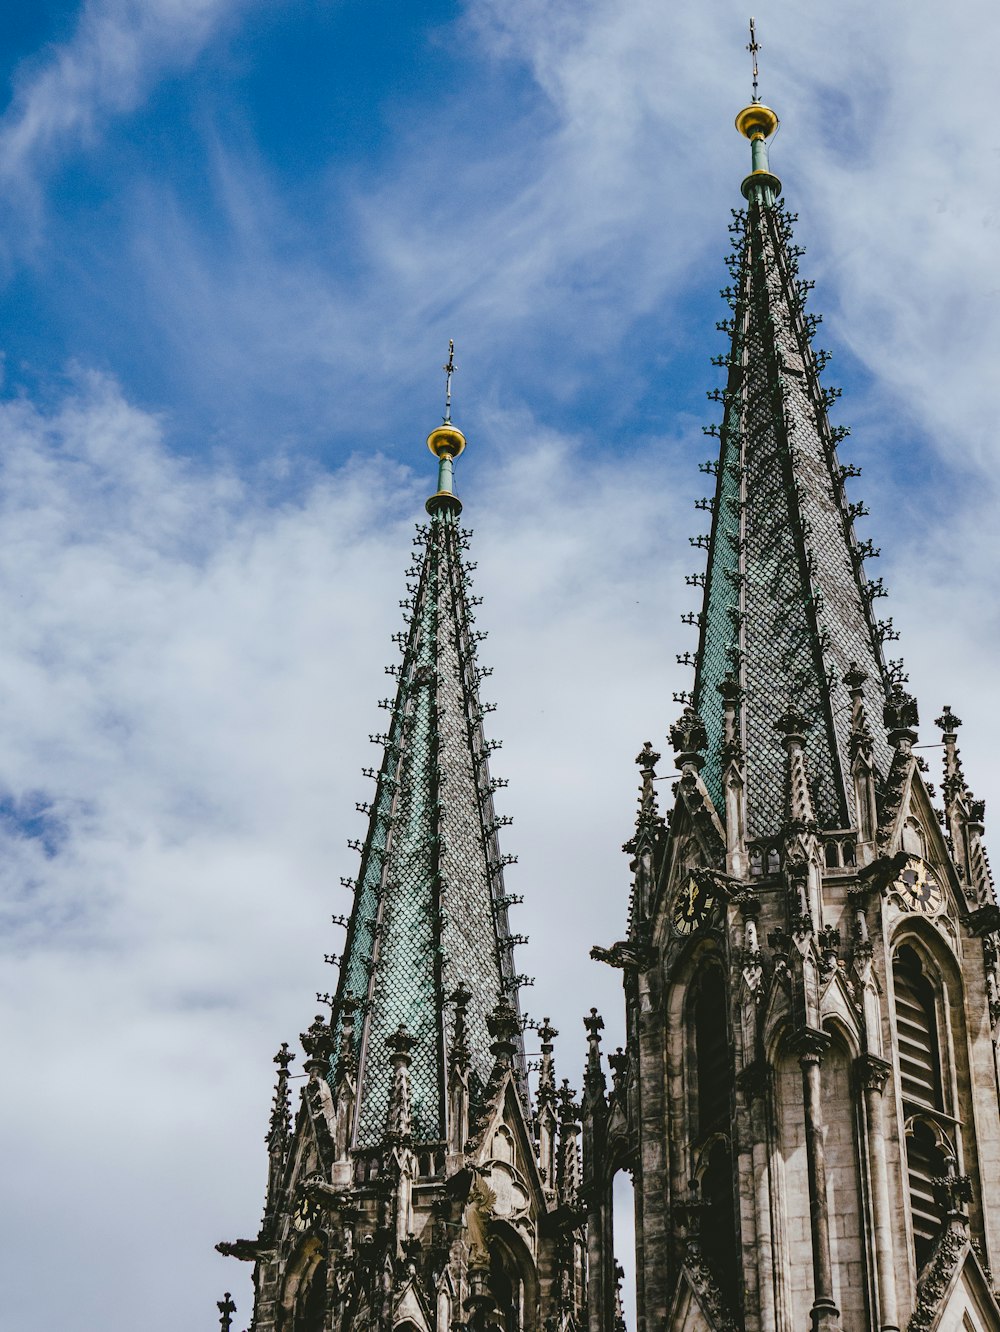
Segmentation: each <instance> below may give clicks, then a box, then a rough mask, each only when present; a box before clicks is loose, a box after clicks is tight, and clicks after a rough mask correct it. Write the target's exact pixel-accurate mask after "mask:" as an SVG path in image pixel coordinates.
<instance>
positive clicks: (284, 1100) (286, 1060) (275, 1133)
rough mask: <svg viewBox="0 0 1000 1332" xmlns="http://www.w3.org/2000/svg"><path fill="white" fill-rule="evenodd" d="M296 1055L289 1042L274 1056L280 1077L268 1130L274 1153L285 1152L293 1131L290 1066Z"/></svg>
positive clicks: (275, 1086) (269, 1141)
mask: <svg viewBox="0 0 1000 1332" xmlns="http://www.w3.org/2000/svg"><path fill="white" fill-rule="evenodd" d="M294 1059H295V1055H294V1054H293V1053H292V1051H291V1050H289V1048H288V1042H287V1041H282V1042H281V1049H280V1050H279V1051H278V1053H277V1054H276V1055H275V1056H274V1063H276V1064H277V1065H278V1077H277V1080H276V1082H275V1084H274V1100H273V1102H272V1103H271V1119H270V1123H269V1124H268V1130H267V1139H266V1141H267V1145H268V1147H270V1148H271V1150H272V1151H274V1150H278V1151H281V1152H284V1150H285V1147H286V1146H287V1144H288V1136H289V1134H290V1133H291V1129H292V1109H291V1101H290V1099H289V1095H288V1066H289V1064H291V1063H292V1062H293V1060H294Z"/></svg>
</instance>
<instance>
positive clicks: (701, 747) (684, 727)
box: [670, 703, 708, 772]
mask: <svg viewBox="0 0 1000 1332" xmlns="http://www.w3.org/2000/svg"><path fill="white" fill-rule="evenodd" d="M670 743H671V745H672V746H673V749H674V753H675V755H676V758H677V766H678V768H680V769H681V771H682V772H683V771H684V769H685V768H693V769H694V770H695V771H696V772H697V771H698V769H699V768H700V767H701V765H702V763H703V762H704V758H703V755H704V753H705V748H706V746H707V745H708V733H707V732H706V730H705V723H704V722H703V721H702V719H701V717H700V716H699V715H698V713H697V712H695V710H694V708H693V707H692V706H691V704H690V703H687V704H685V707H684V711H683V712H682V713H681V715H680V716H679V717H678V719H677V720H676V721H675V722H674V724H673V726H671V728H670Z"/></svg>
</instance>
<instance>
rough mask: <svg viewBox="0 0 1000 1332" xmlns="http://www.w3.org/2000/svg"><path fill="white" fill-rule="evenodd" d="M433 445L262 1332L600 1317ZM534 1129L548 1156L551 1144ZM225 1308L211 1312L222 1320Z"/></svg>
mask: <svg viewBox="0 0 1000 1332" xmlns="http://www.w3.org/2000/svg"><path fill="white" fill-rule="evenodd" d="M454 369H455V365H454V358H453V356H452V355H451V349H449V357H448V364H447V365H446V366H445V372H446V375H447V377H448V378H447V385H448V392H447V395H446V402H445V414H444V420H443V422H442V424H441V425H440V426H439V427H438V428H437V429H436V430H434V431H432V432H431V434H430V437H429V439H428V441H427V443H428V445H429V447H430V449H431V452H432V453H433V454H434V456H435V458H436V459H437V463H438V484H437V489H436V491H435V492H434V494H433V495H431V497H430V499H429V500H428V501H427V505H426V508H427V514H428V522H427V523H426V525H423V526H421V527H420V528H418V532H417V556H416V558H415V560H414V563H413V567H412V568H411V569H410V570H409V571H408V574H407V577H408V578H409V579H410V582H409V584H408V589H407V590H408V593H409V596H408V597H407V599H406V601H404V603H403V606H404V609H405V610H406V612H407V616H406V618H407V629H406V632H405V633H401V634H398V635H396V640H397V641H398V643H399V645H400V648H401V652H402V661H401V663H400V664H399V665H398V666H395V667H391V668H390V671H389V673H390V674H391V675H393V676H394V677H395V679H396V682H397V684H396V693H395V697H394V698H388V699H385V700H384V701H383V707H385V708H386V709H387V711H388V713H389V722H388V726H387V728H386V733H385V734H384V735H378V736H373V737H372V739H373V740H374V741H375V742H376V743H377V744H378V745H379V746H380V748H381V750H382V762H381V765H380V766H379V768H378V770H377V771H376V770H375V769H374V768H372V769H369V770H368V771H367V774H366V775H367V776H369V777H370V778H371V779H373V780H374V782H375V793H374V798H373V799H372V801H371V803H370V804H363V805H359V806H358V808H359V809H360V810H362V811H363V812H364V813H365V814H366V815H367V819H368V831H367V834H366V836H365V839H364V841H363V842H362V841H358V842H356V843H354V844H353V845H354V846H355V848H356V850H357V851H358V852H360V855H361V866H360V869H359V871H358V875H357V878H356V879H349V880H346V881H345V886H347V887H349V888H350V889H351V890H352V891H353V893H354V903H353V907H352V910H351V912H350V914H349V916H341V915H338V916H335V917H334V921H335V923H336V924H337V925H339V926H341V927H342V928H345V929H346V931H347V937H346V941H345V945H344V951H343V955H342V956H341V957H337V956H334V955H330V956H328V957H327V961H329V962H332V963H336V964H338V965H339V967H340V976H339V982H338V985H337V987H336V990H335V993H333V994H324V995H319V996H317V997H318V999H319V1000H320V1001H321V1002H322V1003H325V1004H328V1005H329V1007H330V1010H331V1011H330V1015H329V1017H328V1016H327V1015H325V1014H321V1015H320V1016H318V1017H317V1018H316V1019H315V1020H314V1022H313V1023H312V1024H311V1025H310V1027H309V1028H308V1030H307V1031H306V1032H304V1033H303V1035H302V1037H301V1040H302V1046H303V1049H304V1050H305V1053H306V1059H305V1061H304V1064H303V1067H304V1070H305V1074H306V1081H305V1082H304V1083H303V1084H302V1086H301V1091H300V1097H299V1107H298V1113H297V1114H296V1116H295V1118H294V1122H290V1120H289V1113H290V1110H291V1106H290V1101H289V1074H288V1064H289V1062H290V1060H291V1055H290V1054H289V1052H288V1048H287V1046H282V1048H281V1051H280V1052H279V1055H278V1056H277V1059H276V1062H277V1063H278V1065H279V1076H278V1086H277V1088H276V1091H275V1097H274V1108H273V1111H272V1115H271V1122H270V1131H269V1133H268V1138H267V1142H268V1155H269V1172H268V1191H267V1203H266V1211H265V1217H264V1223H263V1225H262V1226H261V1228H260V1230H259V1232H258V1234H257V1236H256V1237H255V1238H253V1239H237V1240H232V1241H223V1242H222V1243H220V1244H219V1245H218V1246H217V1248H218V1249H219V1251H220V1252H221V1253H223V1254H226V1255H228V1256H231V1257H235V1258H238V1259H241V1260H243V1261H245V1262H252V1263H253V1264H254V1309H253V1317H252V1319H251V1322H250V1332H324V1329H329V1328H353V1329H355V1330H356V1332H385V1330H386V1329H391V1328H398V1327H403V1326H405V1327H408V1328H410V1329H413V1330H414V1332H448V1329H450V1328H453V1327H458V1326H462V1327H465V1328H468V1329H469V1332H496V1329H498V1328H513V1327H521V1326H529V1325H530V1326H532V1327H534V1326H538V1327H545V1328H549V1329H555V1330H556V1332H569V1329H573V1328H578V1327H579V1326H580V1321H579V1320H580V1316H581V1313H582V1311H583V1309H584V1308H585V1306H586V1289H585V1253H584V1241H583V1236H582V1233H581V1221H582V1212H581V1210H580V1196H579V1192H580V1172H579V1162H578V1156H579V1142H578V1131H577V1125H576V1118H575V1117H576V1108H575V1107H574V1106H573V1105H572V1097H570V1098H569V1103H568V1104H564V1105H562V1106H561V1107H560V1108H559V1109H558V1111H557V1104H556V1103H557V1096H556V1093H555V1088H554V1081H553V1072H552V1051H553V1046H552V1037H554V1036H555V1034H556V1033H555V1031H554V1030H553V1029H552V1028H551V1027H550V1026H549V1025H548V1024H547V1023H546V1024H544V1025H543V1028H542V1030H541V1031H540V1033H539V1035H540V1037H541V1040H542V1058H543V1061H544V1063H545V1075H544V1077H543V1085H542V1088H541V1091H540V1094H539V1102H538V1111H537V1113H534V1112H533V1109H532V1106H531V1104H530V1098H529V1094H528V1086H527V1077H526V1073H527V1068H526V1061H525V1055H524V1040H523V1029H524V1025H525V1024H524V1021H523V1019H522V1016H521V1014H520V1012H519V1011H518V987H519V985H520V984H521V983H522V982H523V981H524V980H525V979H526V978H525V977H519V976H518V975H516V973H515V970H514V963H513V960H512V951H513V949H514V947H515V945H516V944H518V943H521V942H524V940H523V937H522V936H519V935H513V934H511V933H510V931H509V929H508V921H507V914H508V909H509V907H510V906H512V905H514V904H515V903H517V902H519V901H520V900H521V899H520V898H519V897H516V896H510V895H507V894H506V893H505V892H504V885H503V870H504V866H505V864H507V863H508V862H509V861H510V860H512V859H513V857H510V856H504V855H502V854H501V852H500V847H499V843H498V840H497V834H498V830H499V829H500V828H501V826H502V825H504V824H506V823H509V822H510V819H507V818H502V817H498V815H497V814H496V812H495V810H494V808H493V793H494V791H495V789H496V788H497V787H500V786H505V785H506V783H505V782H500V781H496V780H495V779H491V778H490V775H489V764H488V758H489V755H490V753H491V752H492V751H493V750H494V749H496V748H498V746H497V744H496V743H495V742H490V741H488V740H487V739H486V738H485V736H484V733H483V720H484V717H485V715H486V714H487V713H488V712H490V711H492V708H491V707H489V706H488V705H487V704H484V703H483V702H482V701H481V700H480V697H479V684H480V681H481V679H482V678H483V676H485V675H487V674H488V672H487V671H484V670H481V669H480V668H479V666H478V665H477V663H476V644H477V642H479V641H480V640H481V639H482V638H484V637H485V635H484V634H483V633H481V632H479V631H477V630H476V629H475V628H474V624H475V616H474V608H475V606H476V605H477V604H478V600H479V599H478V598H476V597H473V596H472V595H471V592H470V586H469V574H470V572H471V569H472V568H473V567H474V566H470V565H468V564H466V562H465V559H464V552H465V550H466V548H467V546H468V540H469V533H468V532H466V531H464V530H463V529H462V528H461V527H459V525H458V521H459V515H460V514H461V512H462V504H461V501H460V500H459V499H458V497H457V496H456V494H455V491H454V477H453V466H454V462H455V459H456V458H457V457H458V456H459V454H461V453H462V452H463V450H464V449H465V437H464V435H463V434H462V432H461V431H460V430H458V429H457V427H456V426H454V425H453V424H452V422H451V410H450V409H451V392H450V389H451V376H452V374H453V372H454ZM536 1126H537V1134H536ZM221 1307H222V1306H221V1305H220V1309H221Z"/></svg>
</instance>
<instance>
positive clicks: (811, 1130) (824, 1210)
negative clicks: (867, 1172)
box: [791, 1027, 840, 1332]
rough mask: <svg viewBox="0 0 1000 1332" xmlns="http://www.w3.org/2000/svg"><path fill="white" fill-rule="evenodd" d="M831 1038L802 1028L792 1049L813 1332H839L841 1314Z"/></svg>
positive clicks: (792, 1043)
mask: <svg viewBox="0 0 1000 1332" xmlns="http://www.w3.org/2000/svg"><path fill="white" fill-rule="evenodd" d="M829 1047H830V1037H829V1036H828V1035H827V1034H826V1032H825V1031H819V1030H818V1029H817V1028H815V1027H802V1028H800V1029H799V1030H798V1031H797V1032H795V1034H794V1035H793V1037H792V1040H791V1048H792V1049H793V1050H794V1051H795V1053H796V1054H797V1055H798V1056H799V1065H800V1067H801V1069H802V1099H803V1108H804V1111H805V1130H806V1164H807V1167H808V1171H809V1220H810V1225H811V1230H812V1255H813V1305H812V1324H813V1329H814V1332H840V1310H839V1309H838V1308H837V1304H836V1301H835V1300H834V1298H833V1262H832V1259H831V1255H830V1209H829V1204H828V1202H827V1192H826V1152H825V1150H824V1146H823V1099H822V1098H823V1093H822V1082H821V1077H820V1066H821V1064H822V1061H823V1055H824V1054H825V1053H826V1051H827V1050H828V1049H829Z"/></svg>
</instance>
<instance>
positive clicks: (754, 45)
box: [747, 18, 760, 102]
mask: <svg viewBox="0 0 1000 1332" xmlns="http://www.w3.org/2000/svg"><path fill="white" fill-rule="evenodd" d="M747 50H748V51H749V52H750V58H751V60H752V61H753V100H754V101H755V102H759V101H760V97H759V95H758V93H757V52H758V51H759V50H760V43H759V42H758V41H757V27H756V24H755V23H754V21H753V19H752V18H751V19H750V42H749V45H748V46H747Z"/></svg>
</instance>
